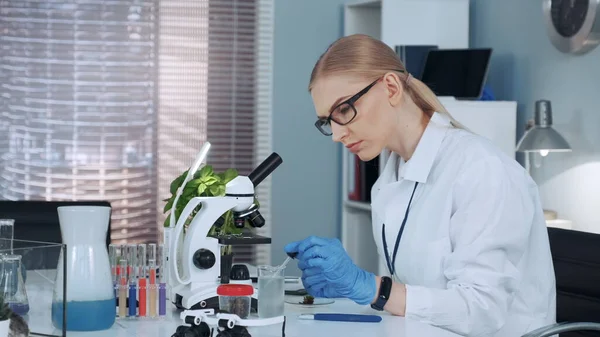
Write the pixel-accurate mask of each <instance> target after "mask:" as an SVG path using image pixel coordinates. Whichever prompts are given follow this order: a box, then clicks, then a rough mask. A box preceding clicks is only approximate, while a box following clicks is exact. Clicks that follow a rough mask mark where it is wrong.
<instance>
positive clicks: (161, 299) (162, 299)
mask: <svg viewBox="0 0 600 337" xmlns="http://www.w3.org/2000/svg"><path fill="white" fill-rule="evenodd" d="M165 256H166V255H165V246H164V245H163V244H160V245H158V261H159V268H158V275H159V282H158V316H165V315H166V314H167V283H166V281H165V275H166V274H167V268H166V263H165Z"/></svg>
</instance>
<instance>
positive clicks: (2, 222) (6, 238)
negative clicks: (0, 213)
mask: <svg viewBox="0 0 600 337" xmlns="http://www.w3.org/2000/svg"><path fill="white" fill-rule="evenodd" d="M14 233H15V220H14V219H0V254H12V253H13V239H14V235H15V234H14Z"/></svg>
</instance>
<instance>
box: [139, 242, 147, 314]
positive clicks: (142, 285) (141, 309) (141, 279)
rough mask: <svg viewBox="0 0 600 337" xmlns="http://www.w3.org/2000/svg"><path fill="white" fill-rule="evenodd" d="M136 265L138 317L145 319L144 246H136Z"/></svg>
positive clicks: (145, 273)
mask: <svg viewBox="0 0 600 337" xmlns="http://www.w3.org/2000/svg"><path fill="white" fill-rule="evenodd" d="M138 264H139V277H138V283H139V286H138V292H139V296H138V297H139V299H140V305H139V310H138V316H140V317H145V316H146V305H147V304H146V297H147V289H148V285H147V284H146V281H147V280H146V277H147V270H146V269H147V267H146V244H143V243H142V244H139V245H138Z"/></svg>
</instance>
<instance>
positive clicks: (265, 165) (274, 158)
mask: <svg viewBox="0 0 600 337" xmlns="http://www.w3.org/2000/svg"><path fill="white" fill-rule="evenodd" d="M281 163H283V159H281V157H280V156H279V155H278V154H277V153H276V152H273V153H271V155H270V156H268V157H267V159H265V160H264V161H263V162H262V163H260V165H258V166H257V167H256V168H255V169H254V170H253V171H252V172H250V174H249V175H248V178H249V179H250V181H252V184H253V185H254V187H256V186H258V184H260V183H261V182H262V181H263V180H265V178H266V177H268V176H269V175H270V174H271V173H273V171H275V169H276V168H277V167H278V166H279V165H281Z"/></svg>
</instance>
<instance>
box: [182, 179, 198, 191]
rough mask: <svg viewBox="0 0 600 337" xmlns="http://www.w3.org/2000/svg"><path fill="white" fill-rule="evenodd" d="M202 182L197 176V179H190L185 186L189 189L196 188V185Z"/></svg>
mask: <svg viewBox="0 0 600 337" xmlns="http://www.w3.org/2000/svg"><path fill="white" fill-rule="evenodd" d="M201 183H202V179H200V178H198V179H194V180H190V181H189V182H188V183H187V184H186V185H185V187H186V188H187V187H189V188H191V189H193V190H194V189H196V188H198V185H200V184H201Z"/></svg>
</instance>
